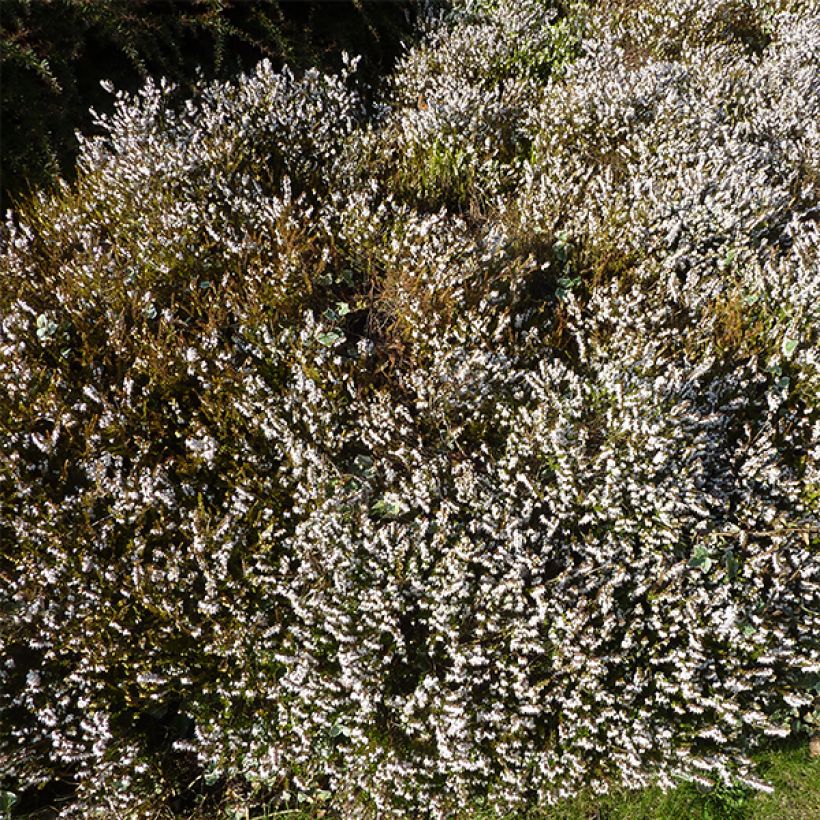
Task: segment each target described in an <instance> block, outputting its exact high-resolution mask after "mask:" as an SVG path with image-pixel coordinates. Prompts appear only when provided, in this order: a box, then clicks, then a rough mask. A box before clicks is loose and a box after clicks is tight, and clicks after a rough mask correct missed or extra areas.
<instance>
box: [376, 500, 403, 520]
mask: <svg viewBox="0 0 820 820" xmlns="http://www.w3.org/2000/svg"><path fill="white" fill-rule="evenodd" d="M370 510H371V512H373V513H375V514H376V515H381V516H384V517H385V518H395V517H396V516H397V515H399V513H400V512H401V507H399V505H398V504H396V503H395V502H394V501H387V500H386V499H384V498H380V499H379V500H378V501H376V502H374V503H373V506H372V507H371V508H370Z"/></svg>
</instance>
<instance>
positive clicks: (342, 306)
mask: <svg viewBox="0 0 820 820" xmlns="http://www.w3.org/2000/svg"><path fill="white" fill-rule="evenodd" d="M336 313H337V314H338V315H339V316H347V314H348V313H350V305H348V303H347V302H336Z"/></svg>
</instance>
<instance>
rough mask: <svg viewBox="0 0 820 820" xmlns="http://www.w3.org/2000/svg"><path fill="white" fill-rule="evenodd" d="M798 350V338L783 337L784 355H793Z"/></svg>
mask: <svg viewBox="0 0 820 820" xmlns="http://www.w3.org/2000/svg"><path fill="white" fill-rule="evenodd" d="M795 350H797V339H783V355H784V356H787V357H789V356H791V355H792V353H794V351H795Z"/></svg>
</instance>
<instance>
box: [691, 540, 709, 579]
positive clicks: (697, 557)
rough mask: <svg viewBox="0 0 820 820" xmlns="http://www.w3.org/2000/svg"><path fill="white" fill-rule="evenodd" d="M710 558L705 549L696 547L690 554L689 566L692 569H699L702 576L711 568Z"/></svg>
mask: <svg viewBox="0 0 820 820" xmlns="http://www.w3.org/2000/svg"><path fill="white" fill-rule="evenodd" d="M712 563H713V562H712V558H711V556H710V555H709V552H708V551H707V549H706V547H704V546H697V547H695V549H694V550H693V552H692V557H691V558H690V559H689V566H690V567H692V568H693V569H699V570H700V571H701V572H703V573H704V574H705V573H707V572H709V570H710V569H711V568H712Z"/></svg>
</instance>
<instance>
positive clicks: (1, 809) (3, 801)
mask: <svg viewBox="0 0 820 820" xmlns="http://www.w3.org/2000/svg"><path fill="white" fill-rule="evenodd" d="M16 805H17V795H16V794H15V793H14V792H7V791H0V814H2V815H3V816H4V817H7V816H10V815H11V810H12V809H13V808H14V807H15V806H16Z"/></svg>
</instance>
